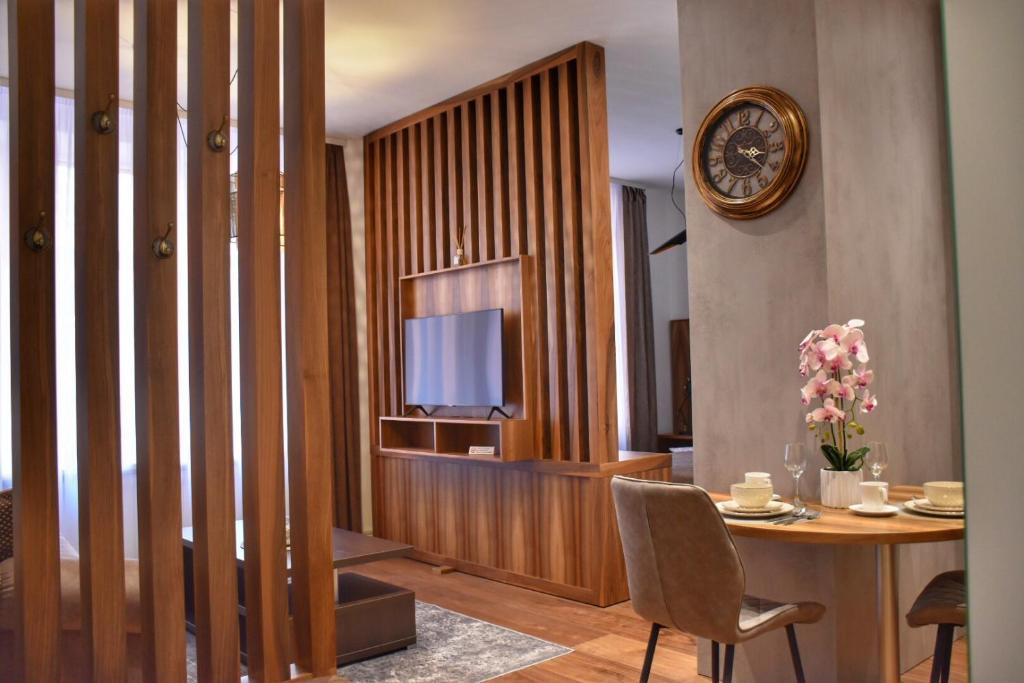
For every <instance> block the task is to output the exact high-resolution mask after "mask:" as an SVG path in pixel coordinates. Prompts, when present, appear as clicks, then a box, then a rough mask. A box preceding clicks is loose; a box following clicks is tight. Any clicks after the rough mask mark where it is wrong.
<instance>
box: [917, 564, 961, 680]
mask: <svg viewBox="0 0 1024 683" xmlns="http://www.w3.org/2000/svg"><path fill="white" fill-rule="evenodd" d="M907 623H908V624H909V625H910V626H913V627H915V628H919V627H922V626H932V625H937V626H938V627H939V628H938V631H937V632H936V634H935V655H934V656H933V657H932V677H931V683H940V681H941V683H947V682H948V681H949V667H950V660H951V659H952V657H953V631H954V629H956V627H957V626H965V625H966V624H967V582H966V579H965V575H964V572H963V570H956V571H950V572H943V573H942V574H939V575H938V576H936V577H935V578H934V579H932V580H931V581H929V582H928V585H927V586H925V587H924V590H923V591H921V594H920V595H918V596H917V600H915V601H914V606H913V607H911V608H910V611H909V612H907Z"/></svg>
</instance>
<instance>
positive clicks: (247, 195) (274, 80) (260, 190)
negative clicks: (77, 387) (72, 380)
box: [238, 0, 289, 682]
mask: <svg viewBox="0 0 1024 683" xmlns="http://www.w3.org/2000/svg"><path fill="white" fill-rule="evenodd" d="M238 9H239V12H238V340H239V371H240V372H239V374H240V379H241V384H240V390H241V408H242V507H243V513H244V516H245V524H244V532H243V533H244V536H245V560H246V561H245V570H244V571H245V610H246V638H247V640H248V643H247V645H248V669H249V679H250V680H254V681H264V682H272V681H279V680H282V679H286V678H288V665H289V657H288V631H287V628H288V612H287V603H286V600H287V594H286V590H287V589H286V584H285V582H286V580H287V579H286V577H285V547H284V539H285V532H284V485H285V484H284V433H283V425H282V406H281V388H282V379H281V299H280V296H281V280H280V277H281V243H280V229H281V226H280V206H281V204H280V202H281V189H280V188H281V181H280V170H279V168H280V113H279V112H280V110H279V106H280V105H279V100H280V95H279V89H278V88H279V86H278V79H279V69H280V67H279V55H280V53H279V50H278V30H279V18H278V2H277V0H242V1H241V2H240V3H239V8H238Z"/></svg>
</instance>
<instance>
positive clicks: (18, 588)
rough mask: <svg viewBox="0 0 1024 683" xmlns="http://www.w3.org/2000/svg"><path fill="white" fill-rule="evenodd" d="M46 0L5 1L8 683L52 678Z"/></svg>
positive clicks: (53, 505)
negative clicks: (10, 486)
mask: <svg viewBox="0 0 1024 683" xmlns="http://www.w3.org/2000/svg"><path fill="white" fill-rule="evenodd" d="M53 21H54V9H53V2H52V0H51V1H48V0H38V1H37V2H11V4H9V6H8V36H9V38H8V41H9V49H10V53H9V54H10V59H9V64H10V71H11V99H10V102H11V109H10V115H11V137H10V144H11V234H10V245H11V252H10V254H11V273H10V277H11V384H12V389H13V391H12V394H13V396H12V402H11V412H12V416H13V424H12V425H11V426H12V436H13V444H12V445H13V460H14V480H15V483H16V486H15V487H14V519H15V526H14V548H15V553H14V585H15V625H14V628H15V634H14V635H15V661H14V662H13V664H14V670H15V676H16V677H17V680H30V679H31V680H39V681H54V680H57V679H58V677H59V671H60V649H59V648H60V645H59V636H60V566H59V564H58V558H57V534H58V523H57V410H56V376H55V375H56V368H55V344H56V340H55V339H54V256H53V227H52V226H53V206H54V202H53V187H54V167H53V158H54V156H53V152H54V143H53V126H54V113H53V88H54V84H53V78H54V62H53V40H54V37H53V29H54V26H53Z"/></svg>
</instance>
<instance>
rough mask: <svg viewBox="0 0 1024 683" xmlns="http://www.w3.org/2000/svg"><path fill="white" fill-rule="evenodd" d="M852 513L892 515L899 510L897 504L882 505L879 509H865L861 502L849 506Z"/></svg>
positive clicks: (876, 515)
mask: <svg viewBox="0 0 1024 683" xmlns="http://www.w3.org/2000/svg"><path fill="white" fill-rule="evenodd" d="M850 509H851V510H853V513H854V514H857V515H864V516H865V517H892V516H893V515H895V514H897V513H898V512H899V511H900V508H899V506H897V505H883V506H882V507H881V508H880V509H877V510H876V509H871V510H869V509H867V508H865V507H864V505H863V504H862V503H854V504H853V505H851V506H850Z"/></svg>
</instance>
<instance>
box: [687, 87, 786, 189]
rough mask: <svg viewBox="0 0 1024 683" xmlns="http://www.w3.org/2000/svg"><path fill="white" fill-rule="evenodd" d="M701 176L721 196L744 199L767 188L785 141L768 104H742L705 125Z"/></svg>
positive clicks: (782, 151) (780, 158)
mask: <svg viewBox="0 0 1024 683" xmlns="http://www.w3.org/2000/svg"><path fill="white" fill-rule="evenodd" d="M704 144H705V149H704V150H703V154H702V155H701V156H702V157H703V161H704V169H703V170H704V176H705V178H706V179H707V182H708V183H710V184H711V186H712V187H714V188H715V190H717V191H718V193H719V194H721V195H722V196H724V197H729V198H734V199H745V198H748V197H753V196H754V195H757V194H758V193H760V192H762V191H764V190H765V189H767V188H768V187H769V186H770V185H771V183H772V181H773V180H774V179H775V177H776V176H777V175H778V172H779V169H780V167H781V165H782V161H783V158H784V157H785V154H786V142H785V139H784V136H783V134H782V130H781V126H780V124H779V119H778V117H777V116H776V115H775V114H774V113H773V112H772V111H771V110H770V109H768V108H767V107H764V106H762V105H760V104H755V103H741V104H739V105H738V106H735V107H733V108H731V109H727V110H726V111H724V112H723V113H722V114H721V115H720V116H719V117H718V118H717V119H716V120H715V121H714V122H712V123H711V125H710V126H709V128H708V134H707V135H706V136H705V143H704Z"/></svg>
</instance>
